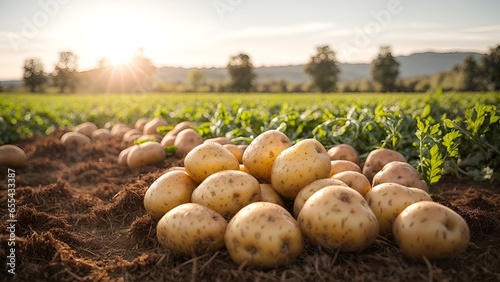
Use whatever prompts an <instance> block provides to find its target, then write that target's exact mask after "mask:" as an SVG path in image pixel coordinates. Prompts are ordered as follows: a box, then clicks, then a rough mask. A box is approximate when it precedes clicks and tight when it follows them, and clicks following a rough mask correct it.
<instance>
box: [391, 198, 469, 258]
mask: <svg viewBox="0 0 500 282" xmlns="http://www.w3.org/2000/svg"><path fill="white" fill-rule="evenodd" d="M392 233H393V234H394V240H395V241H396V243H397V245H398V246H399V247H400V248H401V250H402V251H403V253H404V254H405V255H406V256H408V257H409V258H411V259H418V258H421V257H422V256H426V257H427V258H428V259H440V258H453V257H455V256H457V255H458V254H460V253H461V252H463V251H464V250H465V248H466V247H467V245H468V243H469V241H470V231H469V226H468V225H467V222H466V221H465V220H464V219H463V217H461V216H460V215H459V214H457V213H456V212H455V211H453V210H452V209H450V208H447V207H445V206H443V205H441V204H439V203H436V202H430V201H422V202H417V203H414V204H411V205H409V206H408V207H407V208H406V209H404V210H403V211H402V212H401V213H400V214H399V215H398V217H396V220H395V221H394V224H393V226H392Z"/></svg>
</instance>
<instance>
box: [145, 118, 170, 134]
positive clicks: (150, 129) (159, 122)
mask: <svg viewBox="0 0 500 282" xmlns="http://www.w3.org/2000/svg"><path fill="white" fill-rule="evenodd" d="M167 125H168V122H167V121H166V120H165V119H163V118H160V117H155V118H154V119H152V120H150V121H148V122H147V123H146V124H145V125H144V128H143V129H142V134H144V135H148V134H158V132H157V131H156V128H158V127H159V126H167ZM162 137H163V136H162Z"/></svg>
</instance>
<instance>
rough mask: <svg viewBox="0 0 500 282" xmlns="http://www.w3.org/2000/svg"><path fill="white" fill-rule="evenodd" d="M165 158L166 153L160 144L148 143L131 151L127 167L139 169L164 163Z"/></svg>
mask: <svg viewBox="0 0 500 282" xmlns="http://www.w3.org/2000/svg"><path fill="white" fill-rule="evenodd" d="M165 157H166V156H165V151H164V150H163V147H162V146H161V145H160V143H158V142H153V141H147V142H145V143H142V144H140V145H135V146H133V147H132V148H131V149H130V151H129V152H128V155H127V165H128V167H129V168H138V167H141V166H146V165H151V164H155V163H159V162H162V161H163V160H164V159H165Z"/></svg>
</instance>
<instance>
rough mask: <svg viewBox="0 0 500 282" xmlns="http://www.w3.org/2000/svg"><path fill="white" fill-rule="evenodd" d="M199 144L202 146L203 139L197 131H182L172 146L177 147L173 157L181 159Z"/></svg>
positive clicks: (189, 129) (190, 129)
mask: <svg viewBox="0 0 500 282" xmlns="http://www.w3.org/2000/svg"><path fill="white" fill-rule="evenodd" d="M201 144H203V137H201V135H200V134H199V133H198V131H196V130H194V129H192V128H188V129H184V130H182V131H181V132H179V134H177V136H176V137H175V140H174V145H175V146H176V147H177V149H176V150H175V155H176V156H177V157H180V158H182V157H184V156H186V155H187V153H189V152H190V151H191V150H193V149H194V148H195V147H196V146H199V145H201Z"/></svg>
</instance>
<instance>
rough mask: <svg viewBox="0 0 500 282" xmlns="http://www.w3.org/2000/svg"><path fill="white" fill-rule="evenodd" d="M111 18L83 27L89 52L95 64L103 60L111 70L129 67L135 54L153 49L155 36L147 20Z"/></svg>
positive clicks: (122, 16)
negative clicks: (123, 66)
mask: <svg viewBox="0 0 500 282" xmlns="http://www.w3.org/2000/svg"><path fill="white" fill-rule="evenodd" d="M133 19H134V20H131V17H128V16H125V15H123V14H122V15H120V14H118V15H113V16H112V17H109V16H108V17H104V18H101V19H97V20H94V21H93V22H92V23H90V24H89V26H88V27H87V34H88V35H87V38H88V40H89V41H90V44H89V45H90V46H92V48H91V50H89V52H91V53H92V56H93V57H94V58H96V60H99V59H101V58H107V59H108V60H109V62H110V63H111V64H112V65H113V66H120V65H124V64H127V63H129V62H130V61H131V60H132V58H133V57H134V55H136V54H137V50H139V49H140V48H143V49H148V48H149V47H150V46H154V43H155V40H157V39H158V35H157V34H158V32H157V31H156V29H155V28H154V26H152V25H151V24H150V23H149V22H148V21H147V20H141V19H138V18H137V17H135V18H133Z"/></svg>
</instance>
